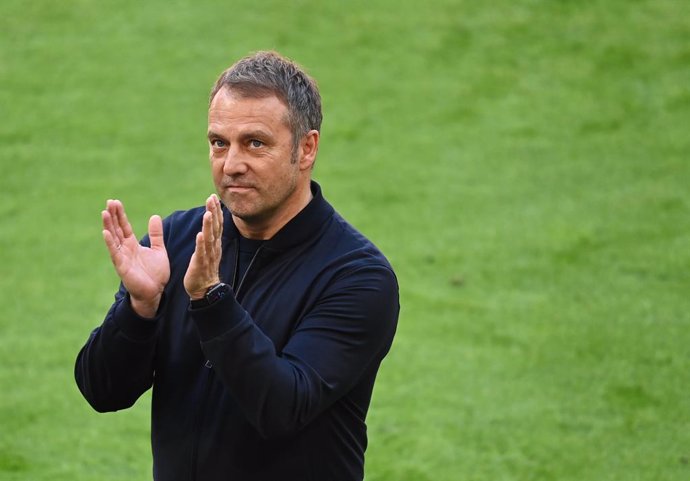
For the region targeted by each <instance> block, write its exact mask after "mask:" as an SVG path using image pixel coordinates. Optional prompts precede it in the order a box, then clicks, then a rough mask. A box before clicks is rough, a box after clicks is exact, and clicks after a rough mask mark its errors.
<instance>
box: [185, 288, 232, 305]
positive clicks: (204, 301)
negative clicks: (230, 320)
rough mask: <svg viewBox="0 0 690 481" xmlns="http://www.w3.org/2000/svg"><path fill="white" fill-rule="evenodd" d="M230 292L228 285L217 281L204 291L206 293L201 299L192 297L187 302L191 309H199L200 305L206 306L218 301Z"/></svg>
mask: <svg viewBox="0 0 690 481" xmlns="http://www.w3.org/2000/svg"><path fill="white" fill-rule="evenodd" d="M229 294H230V286H229V285H227V284H225V283H223V282H219V283H218V284H216V285H215V286H211V287H209V288H208V290H207V291H206V295H205V296H204V297H202V298H201V299H192V300H191V301H190V303H189V305H190V307H191V308H192V309H199V308H200V307H207V306H210V305H212V304H215V303H216V302H218V301H220V300H221V299H223V298H224V297H226V296H228V295H229Z"/></svg>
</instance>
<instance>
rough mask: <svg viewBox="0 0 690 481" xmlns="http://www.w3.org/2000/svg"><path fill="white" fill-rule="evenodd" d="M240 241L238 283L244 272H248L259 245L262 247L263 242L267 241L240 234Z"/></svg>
mask: <svg viewBox="0 0 690 481" xmlns="http://www.w3.org/2000/svg"><path fill="white" fill-rule="evenodd" d="M239 242H240V255H239V258H238V265H237V280H236V282H237V283H239V282H241V281H242V278H243V277H244V273H245V272H247V269H248V268H249V265H250V264H251V262H252V259H253V258H254V255H255V254H256V251H258V250H259V247H261V244H263V243H264V242H265V241H263V240H257V239H247V238H246V237H243V236H240V237H239Z"/></svg>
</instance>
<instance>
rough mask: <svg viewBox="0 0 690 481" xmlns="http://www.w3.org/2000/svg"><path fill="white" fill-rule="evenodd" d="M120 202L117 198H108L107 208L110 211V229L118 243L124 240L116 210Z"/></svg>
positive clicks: (118, 208)
mask: <svg viewBox="0 0 690 481" xmlns="http://www.w3.org/2000/svg"><path fill="white" fill-rule="evenodd" d="M121 205H122V204H121V202H120V201H119V200H112V199H110V200H108V202H107V209H108V212H109V213H110V219H111V221H112V226H113V227H112V229H111V230H110V231H111V232H112V234H113V236H114V237H115V238H116V239H117V241H118V243H120V244H122V243H123V242H124V240H125V236H124V232H123V231H122V227H121V226H120V215H119V214H118V211H119V210H120V206H121Z"/></svg>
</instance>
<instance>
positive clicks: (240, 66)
mask: <svg viewBox="0 0 690 481" xmlns="http://www.w3.org/2000/svg"><path fill="white" fill-rule="evenodd" d="M222 88H227V89H229V90H231V91H232V92H235V93H238V94H240V95H242V96H245V97H254V98H262V97H267V96H270V95H275V96H276V97H278V98H279V99H280V100H281V101H282V102H284V103H285V105H286V106H287V109H288V118H287V119H286V121H287V125H288V127H289V128H290V130H291V132H292V141H293V147H295V148H296V146H297V144H298V143H299V140H300V139H301V138H302V137H303V136H304V134H306V133H307V132H309V131H310V130H319V131H320V130H321V120H322V118H323V116H322V113H321V95H320V94H319V88H318V86H317V85H316V82H315V81H314V79H312V78H311V77H310V76H309V75H307V73H306V72H305V71H304V70H303V69H302V68H301V67H300V66H299V65H297V64H296V63H295V62H293V61H292V60H290V59H288V58H285V57H283V56H282V55H280V54H279V53H277V52H273V51H261V52H257V53H255V54H253V55H250V56H248V57H245V58H243V59H241V60H239V61H237V62H236V63H235V64H233V65H232V66H231V67H230V68H228V69H227V70H226V71H225V72H223V73H222V74H221V75H220V77H218V80H216V83H215V85H214V86H213V89H211V96H210V98H209V104H210V103H211V102H212V101H213V98H214V97H215V96H216V94H217V93H218V91H219V90H220V89H222Z"/></svg>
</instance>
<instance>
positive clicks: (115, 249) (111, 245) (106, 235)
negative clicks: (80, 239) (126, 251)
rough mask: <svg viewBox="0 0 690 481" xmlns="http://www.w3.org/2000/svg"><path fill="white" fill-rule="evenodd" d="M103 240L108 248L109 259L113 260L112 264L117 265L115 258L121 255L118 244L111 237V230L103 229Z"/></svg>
mask: <svg viewBox="0 0 690 481" xmlns="http://www.w3.org/2000/svg"><path fill="white" fill-rule="evenodd" d="M103 240H104V241H105V246H106V247H107V248H108V252H109V253H110V260H111V261H112V262H113V265H115V266H116V267H117V259H118V257H119V256H120V255H121V252H120V244H119V243H118V241H117V240H116V239H115V238H114V237H113V235H112V234H111V232H110V231H109V230H106V229H103Z"/></svg>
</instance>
